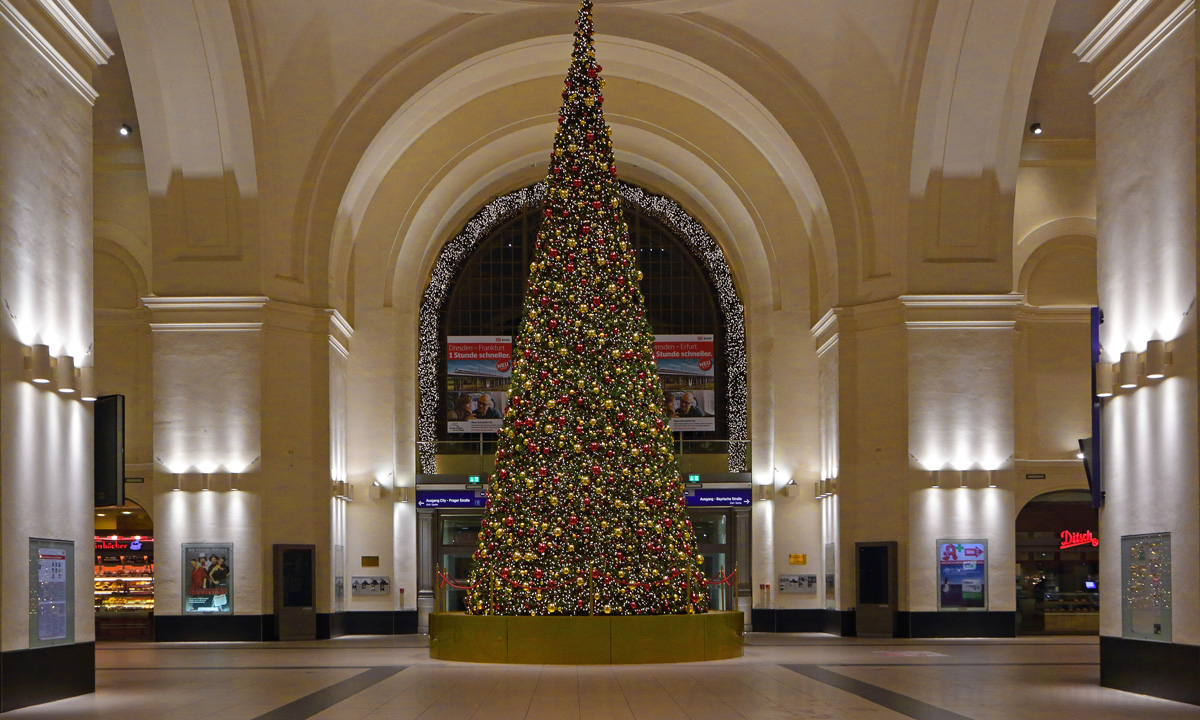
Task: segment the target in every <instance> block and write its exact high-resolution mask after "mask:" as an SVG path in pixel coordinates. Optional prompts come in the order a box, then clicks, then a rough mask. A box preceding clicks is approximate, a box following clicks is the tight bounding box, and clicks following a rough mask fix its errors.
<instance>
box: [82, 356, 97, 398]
mask: <svg viewBox="0 0 1200 720" xmlns="http://www.w3.org/2000/svg"><path fill="white" fill-rule="evenodd" d="M79 399H80V400H83V401H85V402H96V368H95V367H93V366H91V365H84V366H83V367H81V368H79Z"/></svg>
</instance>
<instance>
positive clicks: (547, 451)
mask: <svg viewBox="0 0 1200 720" xmlns="http://www.w3.org/2000/svg"><path fill="white" fill-rule="evenodd" d="M595 55H596V54H595V50H594V47H593V43H592V4H591V2H590V1H588V0H584V2H583V3H582V6H581V8H580V11H579V19H578V20H577V21H576V30H575V44H574V50H573V52H572V56H571V67H570V70H569V71H568V72H567V78H566V82H565V83H564V88H563V94H562V95H563V104H562V109H561V110H560V112H559V118H558V124H559V127H558V129H557V131H556V132H555V136H554V152H553V154H552V156H551V158H550V171H549V173H548V174H547V176H546V185H547V190H546V203H545V208H544V213H545V217H544V219H543V222H542V227H541V230H540V231H539V232H538V236H537V246H536V252H535V254H534V258H533V264H532V267H531V268H530V273H529V285H528V288H527V292H526V295H525V308H524V318H523V320H522V324H521V329H520V333H519V335H518V338H517V342H516V353H515V363H514V366H513V383H512V397H511V398H510V400H509V406H508V413H507V415H506V416H505V419H504V427H503V429H502V430H501V432H500V437H499V443H498V447H497V452H496V472H495V474H494V476H493V477H492V484H491V488H490V490H489V492H488V501H487V510H486V512H485V514H484V519H483V527H482V529H481V531H480V534H479V548H478V549H477V550H476V551H475V556H474V559H475V565H474V570H473V571H472V574H471V583H470V584H471V586H472V589H471V590H470V591H468V595H467V607H468V611H469V612H472V613H476V614H496V615H524V614H531V615H549V614H567V615H587V614H597V615H601V614H616V615H631V614H668V613H693V612H704V611H705V610H706V609H707V600H708V593H707V590H706V588H705V586H704V578H703V576H702V575H701V574H700V572H699V566H700V562H701V557H700V555H699V553H698V552H697V550H696V541H695V537H694V536H693V534H692V527H691V522H690V521H689V520H688V518H687V511H686V507H685V502H684V493H683V487H682V484H681V482H680V479H679V468H678V464H677V462H676V460H675V456H674V453H673V450H672V439H671V430H670V426H669V425H668V424H667V420H666V418H664V416H663V391H662V386H661V385H660V384H659V379H658V375H657V373H656V371H655V361H654V334H653V331H652V330H651V328H650V325H649V323H648V322H647V320H646V317H645V302H644V300H643V298H642V293H641V289H640V287H639V285H638V283H639V281H640V280H641V278H642V273H641V272H640V271H638V269H637V268H636V266H635V263H634V258H633V252H632V249H631V247H630V243H629V229H628V227H627V226H626V224H625V221H624V218H623V215H622V213H621V207H620V205H621V203H620V197H619V194H618V187H617V178H616V175H617V170H616V167H615V166H614V165H613V151H612V142H611V130H610V129H609V127H608V126H607V124H606V123H605V121H604V111H603V106H604V94H603V88H604V81H603V80H602V79H601V77H600V71H601V67H600V65H598V64H597V63H596V59H595Z"/></svg>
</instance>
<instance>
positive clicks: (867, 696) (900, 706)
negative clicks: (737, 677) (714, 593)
mask: <svg viewBox="0 0 1200 720" xmlns="http://www.w3.org/2000/svg"><path fill="white" fill-rule="evenodd" d="M783 667H785V668H787V669H788V670H791V671H792V672H794V673H799V674H801V675H803V676H805V677H809V678H812V679H813V680H816V681H817V682H821V683H825V684H826V685H831V686H833V687H835V688H837V689H839V690H845V691H846V692H848V693H853V694H855V695H857V696H859V697H860V698H863V699H864V700H870V701H871V702H873V703H875V704H876V705H881V706H883V707H885V708H887V709H888V710H892V711H895V712H898V713H900V714H901V715H906V716H908V717H910V718H914V720H971V718H969V717H967V716H966V715H959V714H958V713H954V712H950V711H949V710H944V709H942V708H940V707H937V706H935V705H930V704H929V703H925V702H921V701H920V700H917V699H915V698H910V697H908V696H907V695H901V694H900V693H897V692H892V691H891V690H887V689H884V688H881V687H879V686H878V685H872V684H870V683H865V682H863V681H861V680H855V679H854V678H852V677H846V676H845V675H841V674H838V673H835V672H833V671H832V670H826V669H824V668H821V667H817V666H816V665H784V666H783Z"/></svg>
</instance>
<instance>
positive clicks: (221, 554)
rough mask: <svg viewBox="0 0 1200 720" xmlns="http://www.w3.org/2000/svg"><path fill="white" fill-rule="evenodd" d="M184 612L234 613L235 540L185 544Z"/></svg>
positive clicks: (191, 613)
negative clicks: (230, 541)
mask: <svg viewBox="0 0 1200 720" xmlns="http://www.w3.org/2000/svg"><path fill="white" fill-rule="evenodd" d="M183 613H184V614H185V615H195V614H212V615H232V614H233V543H184V544H183Z"/></svg>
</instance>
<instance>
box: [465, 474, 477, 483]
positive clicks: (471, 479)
mask: <svg viewBox="0 0 1200 720" xmlns="http://www.w3.org/2000/svg"><path fill="white" fill-rule="evenodd" d="M467 484H468V485H478V484H479V476H478V475H468V476H467Z"/></svg>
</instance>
